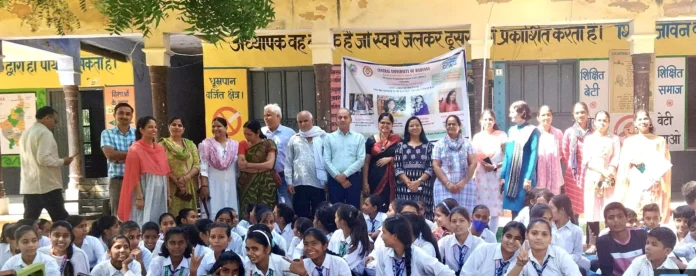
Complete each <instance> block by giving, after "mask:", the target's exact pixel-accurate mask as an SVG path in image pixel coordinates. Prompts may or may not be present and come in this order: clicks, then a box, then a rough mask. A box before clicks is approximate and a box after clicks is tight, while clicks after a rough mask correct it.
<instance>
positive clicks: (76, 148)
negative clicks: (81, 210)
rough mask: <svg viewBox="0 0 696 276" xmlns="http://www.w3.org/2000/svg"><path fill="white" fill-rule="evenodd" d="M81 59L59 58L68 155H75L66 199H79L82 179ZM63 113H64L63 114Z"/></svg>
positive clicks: (59, 75)
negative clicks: (79, 186)
mask: <svg viewBox="0 0 696 276" xmlns="http://www.w3.org/2000/svg"><path fill="white" fill-rule="evenodd" d="M79 64H80V59H79V58H74V57H64V58H59V59H58V60H57V65H58V79H59V80H60V85H61V86H62V87H63V93H64V95H65V118H66V123H67V125H68V153H69V154H68V156H73V155H75V158H74V159H73V161H72V163H70V174H69V176H68V177H69V178H70V181H69V182H68V189H67V190H65V199H66V200H77V199H78V185H79V184H80V181H81V180H82V176H84V173H83V169H82V168H83V166H82V165H83V163H84V159H83V155H82V135H81V133H82V132H81V131H80V111H79V96H80V87H79V86H80V75H81V73H82V72H81V71H80V66H79ZM61 115H62V114H61Z"/></svg>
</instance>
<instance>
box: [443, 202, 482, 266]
mask: <svg viewBox="0 0 696 276" xmlns="http://www.w3.org/2000/svg"><path fill="white" fill-rule="evenodd" d="M449 217H450V226H449V227H450V229H451V230H452V232H453V233H454V235H448V236H445V237H443V238H442V239H440V241H439V242H438V244H437V246H438V248H439V249H440V257H441V258H442V262H443V263H445V264H447V265H449V267H450V268H451V269H452V270H454V271H455V272H456V274H457V275H459V272H460V271H461V269H462V267H463V266H464V263H465V262H466V260H467V259H468V258H469V257H470V256H471V254H472V253H474V250H476V247H478V246H479V245H481V244H484V243H485V242H484V241H483V240H482V239H481V238H479V237H477V236H474V235H472V234H471V233H470V232H469V226H470V225H471V216H470V215H469V211H467V210H466V208H465V207H456V208H454V209H452V213H451V214H450V216H449Z"/></svg>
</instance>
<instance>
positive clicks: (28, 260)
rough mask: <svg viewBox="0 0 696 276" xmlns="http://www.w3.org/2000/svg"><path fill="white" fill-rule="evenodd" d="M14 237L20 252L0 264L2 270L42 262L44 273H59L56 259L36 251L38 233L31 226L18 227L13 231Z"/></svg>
mask: <svg viewBox="0 0 696 276" xmlns="http://www.w3.org/2000/svg"><path fill="white" fill-rule="evenodd" d="M15 239H17V247H19V251H20V252H21V253H20V254H17V255H14V256H12V258H10V259H9V260H8V261H7V262H6V263H5V265H3V266H2V270H14V271H19V270H21V269H22V268H25V267H27V266H29V265H32V264H37V263H43V264H44V275H46V276H60V275H61V274H60V268H58V263H57V262H56V260H55V259H53V257H51V256H49V255H46V254H44V253H41V252H38V251H37V249H38V247H39V235H37V234H36V232H34V228H33V227H31V226H27V225H23V226H21V227H19V228H18V229H17V231H15Z"/></svg>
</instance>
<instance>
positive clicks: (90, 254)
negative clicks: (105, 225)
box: [66, 215, 106, 268]
mask: <svg viewBox="0 0 696 276" xmlns="http://www.w3.org/2000/svg"><path fill="white" fill-rule="evenodd" d="M66 221H67V222H68V223H70V225H72V226H73V230H72V231H73V236H74V237H75V240H74V241H73V244H74V245H75V246H77V247H78V248H80V249H82V251H84V252H85V254H87V259H88V260H89V267H90V268H94V266H96V265H97V264H98V263H99V259H100V258H101V256H102V255H104V253H105V252H106V247H104V246H103V245H102V242H101V241H100V240H99V238H97V237H94V236H91V235H88V234H87V220H85V218H84V217H82V216H76V215H71V216H68V218H67V219H66Z"/></svg>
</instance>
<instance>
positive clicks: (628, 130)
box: [614, 114, 633, 138]
mask: <svg viewBox="0 0 696 276" xmlns="http://www.w3.org/2000/svg"><path fill="white" fill-rule="evenodd" d="M614 134H616V135H618V136H619V137H621V138H626V137H628V136H631V135H633V114H631V115H626V116H623V117H621V118H619V120H617V121H616V125H615V126H614Z"/></svg>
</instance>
